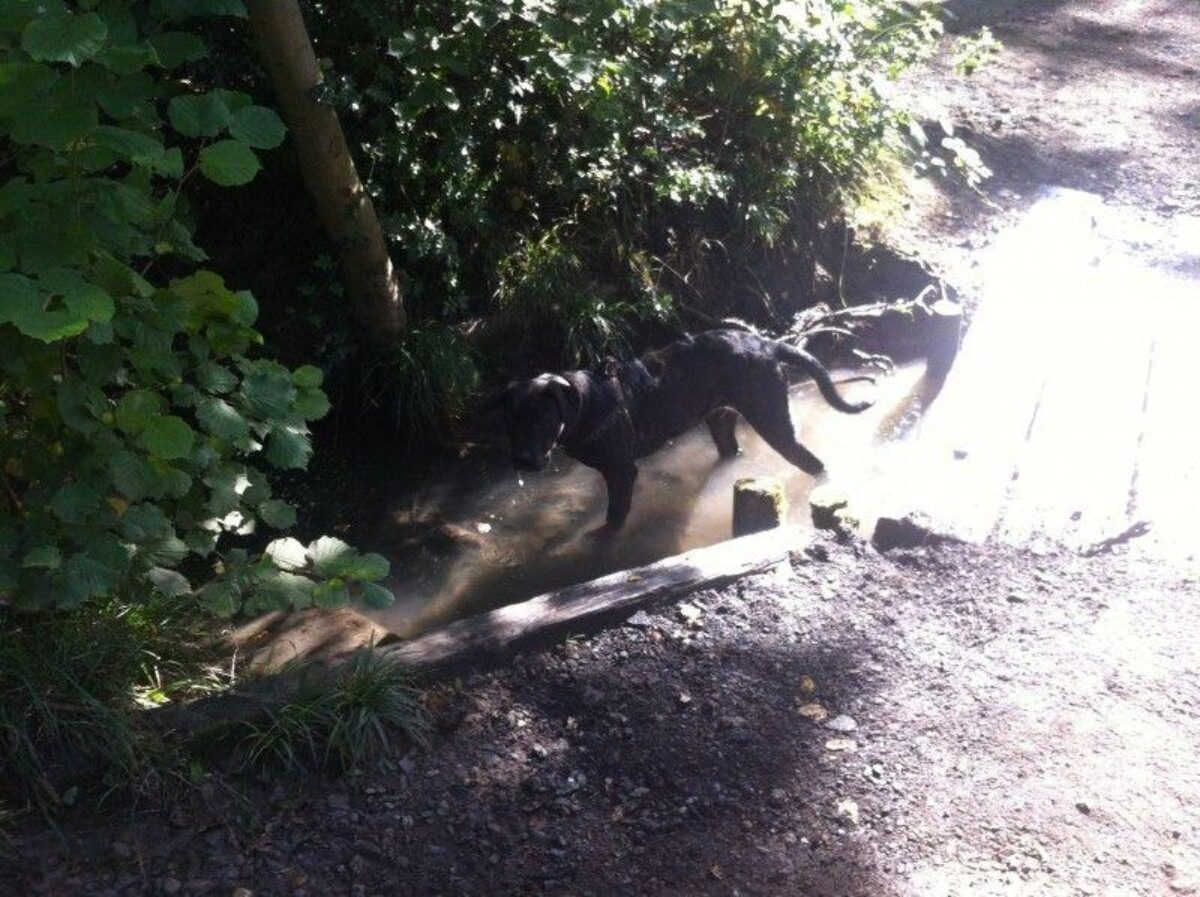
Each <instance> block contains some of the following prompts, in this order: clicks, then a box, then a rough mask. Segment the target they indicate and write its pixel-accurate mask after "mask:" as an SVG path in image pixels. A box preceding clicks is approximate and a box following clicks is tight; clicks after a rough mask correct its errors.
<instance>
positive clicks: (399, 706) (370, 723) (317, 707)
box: [242, 651, 429, 771]
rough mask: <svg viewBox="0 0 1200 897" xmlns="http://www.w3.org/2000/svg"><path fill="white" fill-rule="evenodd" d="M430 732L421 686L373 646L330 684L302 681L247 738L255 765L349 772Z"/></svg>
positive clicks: (247, 749)
mask: <svg viewBox="0 0 1200 897" xmlns="http://www.w3.org/2000/svg"><path fill="white" fill-rule="evenodd" d="M428 735H429V721H428V717H427V714H426V712H425V708H424V706H423V705H422V703H421V695H420V692H419V691H417V690H416V689H415V688H413V687H412V685H411V684H410V682H409V678H408V673H407V671H406V670H405V669H404V668H403V667H402V666H401V665H400V664H399V663H397V662H396V661H395V660H393V659H391V658H387V657H381V656H379V655H377V654H374V653H372V652H370V651H362V652H359V653H358V654H356V655H354V656H353V657H352V658H351V659H350V660H349V661H348V662H347V663H346V664H345V665H344V666H343V667H342V668H341V669H340V670H339V671H338V674H337V677H336V679H335V680H334V681H333V682H332V683H329V682H315V683H308V684H306V685H304V686H302V688H301V691H300V693H299V694H298V695H297V697H296V698H295V699H293V700H292V701H290V702H288V703H287V704H285V705H283V706H282V707H280V708H279V709H278V710H275V711H272V713H271V715H270V720H269V721H268V722H267V723H265V724H263V725H261V726H257V725H252V726H251V731H250V734H249V735H247V736H246V738H245V739H244V740H243V742H242V748H243V750H244V751H245V755H246V760H247V762H248V763H249V764H250V765H252V766H255V767H266V768H271V767H274V768H283V769H286V770H289V771H308V770H314V769H329V770H334V771H345V770H349V769H354V768H358V767H361V766H363V765H364V764H366V763H369V762H371V761H376V760H381V759H385V758H388V757H391V756H393V755H394V754H395V753H396V752H397V750H398V749H399V748H400V747H401V746H403V745H404V743H405V738H403V737H398V736H407V739H409V740H411V741H415V742H417V743H419V744H423V743H425V741H426V740H427V738H428Z"/></svg>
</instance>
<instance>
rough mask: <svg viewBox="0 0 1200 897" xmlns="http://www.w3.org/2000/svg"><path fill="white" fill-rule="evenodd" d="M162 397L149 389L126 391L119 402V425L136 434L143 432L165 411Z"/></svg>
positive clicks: (117, 414) (117, 417)
mask: <svg viewBox="0 0 1200 897" xmlns="http://www.w3.org/2000/svg"><path fill="white" fill-rule="evenodd" d="M163 407H164V402H163V400H162V397H161V396H159V395H158V394H157V393H154V392H151V391H150V390H148V389H134V390H130V391H129V392H127V393H125V395H123V396H121V398H120V399H119V400H118V402H117V410H116V422H117V426H118V427H120V428H121V429H122V430H124V431H125V432H126V433H129V434H130V435H131V436H135V435H137V434H138V433H141V432H142V431H143V430H145V429H146V427H147V426H148V425H149V424H150V421H152V420H154V419H155V418H156V417H158V416H159V415H160V414H161V413H162V412H163Z"/></svg>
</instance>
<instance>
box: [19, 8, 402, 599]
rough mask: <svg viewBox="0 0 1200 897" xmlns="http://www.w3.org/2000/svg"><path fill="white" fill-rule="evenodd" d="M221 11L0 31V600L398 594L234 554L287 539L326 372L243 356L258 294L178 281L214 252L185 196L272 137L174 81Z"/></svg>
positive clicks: (75, 19)
mask: <svg viewBox="0 0 1200 897" xmlns="http://www.w3.org/2000/svg"><path fill="white" fill-rule="evenodd" d="M225 14H232V15H244V9H243V8H242V5H241V2H240V0H198V2H188V3H183V2H179V0H153V2H151V3H149V4H146V5H143V4H128V3H121V2H101V3H98V4H97V3H81V4H78V5H71V4H67V3H63V2H60V0H51V2H39V3H33V2H11V3H7V4H6V5H5V6H4V10H3V15H2V16H0V60H2V61H0V135H2V136H3V137H4V139H5V142H6V146H7V149H8V155H7V157H6V160H5V162H4V175H5V182H4V184H3V186H0V514H2V515H3V517H2V518H0V602H8V603H15V604H17V605H19V606H21V607H23V608H28V609H47V608H52V607H62V608H69V607H76V606H80V605H82V604H83V603H85V602H88V601H92V600H96V599H100V598H103V597H106V596H112V595H118V594H119V595H124V596H131V597H133V598H146V597H149V596H151V595H153V594H159V595H165V596H180V595H185V594H190V593H191V592H192V590H193V581H194V579H200V580H213V581H211V582H209V583H208V584H207V585H205V586H204V587H203V588H201V589H200V590H199V591H198V595H199V597H200V598H201V599H202V601H203V602H204V603H205V604H206V605H207V606H208V607H210V608H211V609H212V610H214V611H216V612H218V613H221V614H232V613H236V612H238V611H240V610H243V609H245V610H262V609H265V608H273V607H286V606H297V605H299V606H304V605H307V604H309V603H314V602H315V603H317V604H327V605H332V604H336V603H340V602H343V601H345V600H347V599H348V598H349V597H352V596H358V595H362V596H365V597H367V598H368V599H370V600H373V601H376V602H382V601H385V600H389V599H390V596H388V595H387V593H386V591H385V590H383V589H381V588H380V587H377V586H374V585H373V582H374V580H377V579H379V578H381V577H382V576H383V575H385V574H386V572H387V570H386V563H382V564H380V563H379V562H380V561H382V559H380V558H377V556H368V557H367V559H365V560H364V559H362V558H359V557H358V556H357V555H356V554H354V553H353V551H352V550H351V549H349V547H348V546H344V545H342V544H341V543H338V546H340V547H336V548H335V549H334V550H332V551H331V552H329V554H330V556H331V557H333V558H334V560H329V559H328V558H327V557H325V556H324V554H322V552H323V548H324V549H327V548H329V546H328V545H324V546H323V547H322V545H320V544H315V545H314V546H313V547H312V549H311V550H310V552H309V556H308V559H307V561H311V565H308V563H307V561H306V564H305V565H297V564H293V566H291V567H289V568H288V569H287V570H283V569H280V568H279V567H278V566H276V564H275V563H274V560H273V557H272V555H270V554H268V555H266V556H264V557H263V558H259V559H252V558H251V557H250V556H249V555H248V554H247V552H245V551H243V550H238V549H229V548H228V547H227V546H228V540H229V537H232V536H238V535H241V536H245V535H248V534H251V533H254V532H255V531H256V530H258V529H259V528H260V527H266V528H270V529H286V528H288V527H290V526H291V525H292V524H293V522H294V519H295V512H294V510H293V508H292V507H291V506H290V505H288V504H287V503H286V502H283V501H280V500H278V499H276V498H273V497H272V494H271V485H270V479H269V477H268V475H267V473H266V470H267V469H269V468H275V469H278V470H291V469H298V468H303V467H304V466H305V465H306V464H307V462H308V459H309V456H310V454H311V452H312V448H311V445H310V441H309V433H308V422H309V421H312V420H314V419H317V418H320V417H321V416H323V415H324V414H325V413H326V411H327V410H328V407H329V403H328V401H327V400H326V398H325V396H324V394H323V393H322V391H321V383H322V372H321V371H320V370H319V369H318V368H316V367H312V366H304V367H300V368H298V369H296V370H294V371H293V370H288V369H287V368H285V367H283V366H282V365H280V364H278V363H276V362H274V361H271V360H269V359H265V358H256V357H254V352H255V349H256V348H257V346H258V345H259V344H261V342H262V337H261V336H260V335H259V333H258V332H257V331H255V330H254V326H253V325H254V322H255V319H256V316H257V305H256V302H255V300H254V298H253V297H252V296H251V295H250V294H248V293H245V292H237V291H234V290H231V289H230V288H229V287H227V286H226V284H225V283H224V281H223V280H222V278H221V277H220V276H218V275H217V274H215V273H213V272H212V271H208V270H191V269H192V268H193V266H194V265H195V264H196V263H198V262H201V261H203V260H204V258H205V255H204V252H203V251H202V250H201V249H200V248H199V247H197V246H196V245H195V244H194V242H193V241H192V238H191V230H190V227H189V217H190V216H189V210H188V204H187V201H186V191H185V190H184V187H185V185H188V184H191V183H196V182H197V181H198V180H199V179H203V180H206V181H207V182H209V184H210V185H212V186H214V187H236V186H239V185H241V184H245V183H247V182H249V181H250V180H251V179H253V178H254V176H255V174H256V173H257V171H258V170H259V168H260V164H261V163H260V160H259V156H258V153H259V152H260V151H263V150H269V149H271V148H273V147H276V146H278V145H279V144H280V143H281V142H282V140H283V139H284V127H283V124H282V122H281V121H280V120H279V118H278V116H277V115H276V114H275V113H274V112H272V111H271V110H270V109H267V108H265V107H261V106H256V105H254V104H253V103H252V102H251V99H250V97H249V96H248V95H247V94H245V93H241V92H238V91H232V90H226V89H222V88H214V89H211V90H207V91H198V90H196V89H194V88H193V86H192V82H191V81H190V80H189V79H188V78H186V77H182V74H183V67H185V66H187V65H189V64H191V63H194V62H196V61H197V60H199V59H201V58H202V57H204V56H205V54H206V52H207V50H206V46H205V42H204V41H203V40H202V39H201V38H200V37H199V36H198V34H197V30H196V29H197V28H198V27H199V26H198V25H196V24H194V22H193V21H192V20H193V19H194V18H195V17H197V16H199V17H205V16H211V15H218V16H224V15H225ZM202 21H203V19H202ZM207 27H209V28H210V29H213V28H217V27H219V26H217V25H209V26H207ZM313 575H315V576H317V577H318V578H320V577H327V578H330V579H335V580H337V583H336V585H330V584H328V583H325V582H316V583H314V581H313V580H312V579H311V578H310V577H311V576H313ZM214 576H215V577H216V578H215V579H214Z"/></svg>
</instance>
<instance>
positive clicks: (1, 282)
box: [0, 274, 42, 329]
mask: <svg viewBox="0 0 1200 897" xmlns="http://www.w3.org/2000/svg"><path fill="white" fill-rule="evenodd" d="M41 310H42V294H41V293H39V292H38V288H37V287H36V286H35V285H34V283H33V281H32V280H30V279H29V278H28V277H26V276H25V275H23V274H0V324H17V322H18V321H21V320H26V319H28V318H29V317H30V316H32V315H37V314H39V313H40V312H41ZM18 329H20V325H19V324H18Z"/></svg>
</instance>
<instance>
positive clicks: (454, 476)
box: [371, 363, 932, 636]
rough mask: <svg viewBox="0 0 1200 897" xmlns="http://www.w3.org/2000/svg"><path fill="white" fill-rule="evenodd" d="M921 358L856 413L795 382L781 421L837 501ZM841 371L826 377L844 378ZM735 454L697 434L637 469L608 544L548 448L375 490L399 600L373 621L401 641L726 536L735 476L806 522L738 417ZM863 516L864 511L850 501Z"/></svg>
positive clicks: (908, 388) (917, 390)
mask: <svg viewBox="0 0 1200 897" xmlns="http://www.w3.org/2000/svg"><path fill="white" fill-rule="evenodd" d="M922 372H923V364H921V363H916V364H912V365H907V366H902V367H899V368H898V369H897V370H896V371H895V372H894V373H892V374H890V375H886V376H881V377H880V378H879V379H878V382H877V383H875V384H874V385H872V384H868V383H854V384H846V385H843V386H842V387H841V391H842V392H843V394H844V395H846V396H847V397H848V398H850V399H862V398H871V399H873V400H874V401H875V405H874V406H873V407H872V408H871V409H870V410H868V411H866V412H864V413H863V414H860V415H846V414H842V413H840V412H837V411H834V410H833V409H832V408H830V407H829V406H828V405H827V404H825V402H824V400H823V399H821V398H820V396H819V394H817V392H816V389H815V388H814V387H813V386H812V384H810V383H805V384H802V385H800V386H797V387H794V388H793V397H792V419H793V421H795V422H796V424H797V427H798V430H799V432H800V439H801V441H802V442H803V443H804V444H805V445H806V446H808V447H809V448H810V449H812V451H813V452H815V453H816V455H817V456H818V457H820V458H821V459H822V460H823V461H824V462H825V464H826V466H827V468H828V470H829V480H830V482H831V483H832V484H835V485H836V487H837V488H839V489H840V490H842V491H844V492H846V493H848V494H855V493H856V492H861V493H862V494H864V495H868V494H871V493H873V492H877V491H878V490H872V489H870V488H868V486H869V484H870V483H871V481H872V480H873V479H875V478H876V477H878V475H879V474H880V472H881V470H882V464H883V461H884V458H885V457H886V455H887V452H886V451H885V450H883V449H884V447H885V446H886V445H887V444H888V443H890V442H892V441H893V440H895V439H897V438H898V437H900V436H903V435H904V434H905V433H907V432H908V431H909V430H911V428H912V427H913V425H914V423H915V422H916V420H917V419H918V418H919V417H920V414H921V412H922V410H923V407H924V405H925V404H927V402H928V401H929V399H930V398H931V392H932V391H931V389H930V388H929V387H928V386H927V385H926V383H925V381H924V379H923V376H922ZM846 376H848V374H845V373H843V374H842V375H841V376H838V377H836V379H843V378H844V377H846ZM738 438H739V440H740V442H741V446H742V455H741V457H739V458H737V459H735V460H731V461H721V460H719V459H718V457H717V452H716V448H715V447H714V445H713V443H712V440H711V439H710V437H709V435H708V431H707V430H706V429H705V428H704V427H703V426H701V427H698V428H696V429H695V430H693V431H691V432H690V433H688V434H686V435H685V436H683V437H682V438H680V439H677V440H675V441H674V442H673V443H672V444H671V445H669V446H668V447H667V448H665V449H663V450H662V451H660V452H658V453H657V454H655V455H653V456H651V457H649V458H646V459H644V460H643V461H641V462H640V463H639V467H640V469H641V474H640V476H639V479H638V483H637V489H636V491H635V493H634V501H633V511H632V513H631V515H630V517H629V520H628V522H627V523H626V525H625V528H624V529H623V530H622V531H621V533H620V534H619V535H618V536H616V537H615V538H612V539H610V540H607V541H600V540H597V539H594V538H592V537H590V536H589V535H588V533H589V531H591V530H593V529H595V528H596V527H598V526H599V525H600V524H601V522H602V521H603V519H604V511H605V506H606V496H605V490H604V484H603V482H602V480H601V479H600V476H599V474H597V473H595V472H594V471H592V470H590V469H588V468H586V467H583V466H581V465H579V464H576V463H575V462H573V461H572V460H571V459H569V458H567V457H566V456H565V455H562V454H561V452H556V453H555V456H554V459H553V461H552V463H551V465H550V467H549V468H548V469H547V470H545V471H542V472H540V473H536V474H522V475H520V476H518V475H517V473H516V472H514V471H513V470H512V468H511V467H510V466H509V465H508V464H507V463H506V461H505V460H504V459H502V458H499V457H496V458H489V459H480V458H473V459H467V460H464V461H460V462H454V463H450V464H447V465H445V466H444V467H442V468H440V469H439V470H437V471H435V472H434V473H433V474H432V475H430V476H427V477H424V478H422V481H421V483H419V484H418V485H416V486H414V485H413V484H411V483H403V482H399V481H397V482H395V483H390V484H389V483H388V482H386V481H383V482H380V483H379V484H378V487H379V488H380V489H381V490H383V493H384V494H385V495H386V496H388V499H387V501H386V503H385V507H386V508H387V513H386V515H385V520H384V523H383V525H382V526H381V527H380V529H379V530H378V531H377V532H376V534H375V537H374V538H373V539H372V540H371V541H372V542H373V543H374V547H375V548H376V549H377V550H380V551H383V552H385V553H386V554H388V555H389V556H390V557H391V558H392V562H393V565H392V569H393V576H392V579H391V583H390V584H391V586H392V588H393V590H394V591H395V593H396V596H397V601H396V604H395V605H393V606H392V607H391V608H389V609H388V610H386V611H383V612H379V613H376V614H374V617H375V619H377V620H378V621H379V622H380V623H382V624H383V625H385V626H387V627H389V628H390V629H392V630H394V631H395V632H397V633H398V634H400V635H403V636H411V635H414V634H416V633H418V632H421V631H424V630H426V629H428V628H430V627H432V626H434V625H437V624H440V623H444V622H446V621H448V620H451V619H454V618H457V617H461V616H465V615H467V614H470V613H477V612H479V611H481V610H486V609H489V608H492V607H498V606H500V605H503V604H507V603H511V602H513V601H520V600H523V599H525V598H528V597H531V596H533V595H535V594H539V593H541V592H545V591H548V590H550V589H556V588H560V587H562V586H566V585H570V584H572V583H576V582H583V581H586V580H589V579H593V578H595V577H597V576H602V575H604V574H606V573H611V572H613V571H615V570H621V569H626V568H629V567H634V566H638V565H641V564H646V563H650V562H652V561H655V560H659V559H661V558H663V557H667V556H669V555H673V554H678V553H679V552H682V551H687V550H689V549H692V548H697V547H701V546H705V545H712V544H714V543H716V542H719V541H721V540H723V539H727V538H729V537H730V535H731V531H730V527H731V513H732V495H733V484H734V482H735V481H736V480H738V479H740V478H742V477H749V476H775V477H779V478H780V479H782V480H783V481H784V483H785V485H786V488H787V494H788V498H789V502H790V512H789V516H790V519H791V521H792V522H794V523H797V524H800V525H806V524H808V522H809V510H808V494H809V492H810V491H811V489H812V487H813V485H814V481H813V479H812V478H811V477H809V476H808V475H806V474H804V473H802V472H801V471H799V470H797V469H795V468H793V467H791V465H789V464H788V463H787V462H785V461H784V460H783V459H782V458H781V457H780V456H779V455H777V454H776V453H775V452H774V451H772V450H771V449H770V448H769V447H768V446H767V445H766V444H765V443H764V442H763V441H762V440H761V439H760V438H759V437H758V436H757V434H755V433H754V432H753V431H752V430H751V429H750V428H749V426H747V425H746V424H745V423H744V422H740V423H739V425H738ZM859 508H860V510H861V511H868V512H869V508H864V507H863V506H862V505H859Z"/></svg>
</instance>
